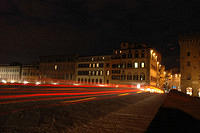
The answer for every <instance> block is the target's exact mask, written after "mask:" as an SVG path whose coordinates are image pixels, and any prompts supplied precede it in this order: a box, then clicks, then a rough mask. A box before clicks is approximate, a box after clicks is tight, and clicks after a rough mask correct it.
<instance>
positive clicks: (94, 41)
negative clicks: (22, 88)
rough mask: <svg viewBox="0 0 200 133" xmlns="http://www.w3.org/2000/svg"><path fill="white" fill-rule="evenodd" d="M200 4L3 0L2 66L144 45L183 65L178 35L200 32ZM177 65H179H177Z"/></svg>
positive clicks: (159, 0)
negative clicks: (123, 45)
mask: <svg viewBox="0 0 200 133" xmlns="http://www.w3.org/2000/svg"><path fill="white" fill-rule="evenodd" d="M198 1H199V0H188V1H187V2H184V0H1V1H0V46H1V49H0V57H1V60H0V63H10V62H14V61H15V62H16V61H17V62H21V63H31V62H35V61H37V60H38V57H39V56H41V55H57V54H75V53H77V54H83V55H87V54H100V53H108V52H109V51H112V49H115V48H118V47H119V45H120V42H121V41H128V42H144V43H147V44H149V45H150V46H151V47H155V48H156V49H157V50H159V51H160V52H161V53H162V55H163V63H164V64H166V65H167V67H168V68H170V67H173V66H177V65H178V55H179V46H178V43H177V39H178V35H180V34H186V33H196V32H199V31H200V2H198ZM172 63H173V64H172Z"/></svg>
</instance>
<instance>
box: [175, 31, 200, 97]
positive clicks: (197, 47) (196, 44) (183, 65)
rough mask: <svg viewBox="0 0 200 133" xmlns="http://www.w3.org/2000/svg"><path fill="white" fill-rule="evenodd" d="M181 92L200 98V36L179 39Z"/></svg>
mask: <svg viewBox="0 0 200 133" xmlns="http://www.w3.org/2000/svg"><path fill="white" fill-rule="evenodd" d="M179 45H180V72H181V91H182V92H184V93H186V94H189V95H191V96H200V35H185V36H181V37H180V38H179Z"/></svg>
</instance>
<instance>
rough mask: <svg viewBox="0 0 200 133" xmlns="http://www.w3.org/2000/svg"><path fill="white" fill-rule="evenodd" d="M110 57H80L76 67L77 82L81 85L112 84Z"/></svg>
mask: <svg viewBox="0 0 200 133" xmlns="http://www.w3.org/2000/svg"><path fill="white" fill-rule="evenodd" d="M110 57H111V56H109V55H104V56H87V57H79V59H78V61H77V65H76V81H77V82H80V83H95V84H102V83H110V77H109V75H110Z"/></svg>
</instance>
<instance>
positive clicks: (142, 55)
mask: <svg viewBox="0 0 200 133" xmlns="http://www.w3.org/2000/svg"><path fill="white" fill-rule="evenodd" d="M144 57H145V51H144V50H142V54H141V58H144Z"/></svg>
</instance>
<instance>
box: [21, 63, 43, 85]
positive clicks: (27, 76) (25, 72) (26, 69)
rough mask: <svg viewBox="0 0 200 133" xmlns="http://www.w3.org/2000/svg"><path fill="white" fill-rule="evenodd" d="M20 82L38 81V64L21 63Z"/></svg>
mask: <svg viewBox="0 0 200 133" xmlns="http://www.w3.org/2000/svg"><path fill="white" fill-rule="evenodd" d="M21 81H22V82H26V81H27V82H31V83H35V82H39V81H40V71H39V66H38V65H23V66H22V72H21Z"/></svg>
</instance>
